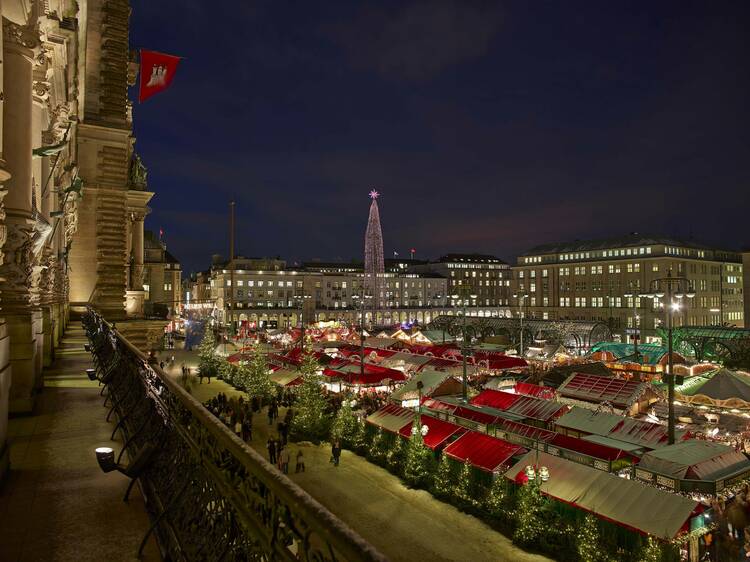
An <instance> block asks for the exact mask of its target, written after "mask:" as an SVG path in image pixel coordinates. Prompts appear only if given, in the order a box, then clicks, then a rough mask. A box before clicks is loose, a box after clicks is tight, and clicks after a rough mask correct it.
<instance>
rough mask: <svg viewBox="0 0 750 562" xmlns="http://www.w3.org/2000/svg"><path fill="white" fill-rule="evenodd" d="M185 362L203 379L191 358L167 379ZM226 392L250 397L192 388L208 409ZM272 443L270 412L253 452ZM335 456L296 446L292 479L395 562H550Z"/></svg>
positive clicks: (261, 420)
mask: <svg viewBox="0 0 750 562" xmlns="http://www.w3.org/2000/svg"><path fill="white" fill-rule="evenodd" d="M171 353H172V352H165V353H163V355H164V356H171ZM183 362H184V363H185V364H187V365H189V366H191V367H193V369H192V372H193V373H195V372H196V358H195V355H191V354H188V353H186V352H177V353H175V365H174V366H167V369H166V370H167V372H168V373H169V374H170V375H172V376H174V377H179V375H180V373H181V365H182V363H183ZM195 380H196V383H197V379H195ZM219 392H223V393H225V394H226V395H227V396H229V397H231V396H238V395H241V394H244V393H240V392H238V391H237V390H234V388H232V387H231V386H229V385H228V384H226V383H224V382H223V381H220V380H217V379H212V380H211V384H206V382H205V381H204V383H203V384H195V385H194V386H193V387H192V393H193V395H194V396H195V397H196V398H197V399H198V400H200V401H201V402H205V401H207V400H208V399H209V398H212V397H214V396H216V395H217V394H218V393H219ZM284 413H285V408H280V411H279V419H283V417H284ZM269 435H274V436H275V435H276V423H275V422H274V424H273V426H269V424H268V417H267V415H266V412H265V410H264V411H263V412H260V413H257V414H255V415H254V416H253V440H252V442H251V443H250V444H251V445H252V446H253V448H255V449H256V450H257V451H258V452H260V453H261V454H263V455H264V456H265V457H266V458H268V455H267V451H266V440H267V439H268V436H269ZM300 448H301V450H302V452H303V455H304V457H305V465H306V466H305V468H306V470H305V472H303V473H299V474H295V473H294V462H295V457H296V455H297V451H298V450H299V449H300ZM330 455H331V449H330V446H325V445H321V446H319V447H316V446H314V445H312V444H301V445H298V444H294V443H292V444H290V457H291V463H290V466H289V477H290V478H291V479H292V480H294V481H295V482H297V483H298V484H299V485H300V486H302V488H304V489H305V490H306V491H307V492H308V493H309V494H310V495H312V496H313V497H314V498H315V499H317V500H318V501H319V502H321V503H322V504H323V505H324V506H326V507H327V508H328V509H329V510H331V511H332V512H333V513H334V514H335V515H337V516H338V517H339V518H340V519H341V520H342V521H344V522H345V523H346V524H348V525H349V526H350V527H352V528H353V529H355V530H356V531H357V532H358V533H359V534H360V535H362V537H364V539H365V540H367V541H369V542H370V543H371V544H372V545H373V546H375V548H377V549H378V550H380V552H382V553H383V554H384V555H385V556H387V557H388V558H389V559H390V560H392V561H394V562H399V561H404V562H406V561H409V562H413V561H414V560H430V561H431V562H440V561H449V560H450V561H453V560H455V561H464V560H471V561H472V562H481V561H485V560H486V561H495V562H497V561H506V560H507V561H512V562H542V561H546V560H549V559H548V558H546V557H544V556H540V555H536V554H531V553H528V552H526V551H524V550H522V549H520V548H518V547H517V546H515V545H514V544H513V543H512V542H511V541H510V539H508V538H507V537H506V536H504V535H503V534H501V533H499V532H497V531H495V530H494V529H492V528H491V527H489V526H488V525H486V524H485V523H484V522H482V521H481V520H479V519H477V518H476V517H473V516H471V515H467V514H465V513H463V512H461V511H459V510H458V509H456V508H454V507H452V506H450V505H448V504H446V503H444V502H441V501H439V500H437V499H435V498H434V497H433V496H432V495H431V494H429V493H428V492H425V491H424V490H411V489H409V488H407V487H406V486H404V484H403V483H402V482H401V480H400V479H399V478H397V477H396V476H394V475H392V474H391V473H389V472H388V471H386V470H384V469H382V468H380V467H378V466H376V465H374V464H372V463H370V462H368V461H367V460H365V459H364V458H362V457H360V456H358V455H356V454H354V453H351V452H350V451H343V454H342V457H341V463H340V465H339V466H338V467H335V466H333V465H332V464H331V463H329V459H330Z"/></svg>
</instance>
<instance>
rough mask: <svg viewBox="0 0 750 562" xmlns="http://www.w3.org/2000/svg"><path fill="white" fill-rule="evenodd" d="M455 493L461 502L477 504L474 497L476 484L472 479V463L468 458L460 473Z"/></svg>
mask: <svg viewBox="0 0 750 562" xmlns="http://www.w3.org/2000/svg"><path fill="white" fill-rule="evenodd" d="M453 495H454V496H455V497H456V499H457V500H458V501H459V502H460V503H463V504H465V505H471V506H474V505H476V504H477V501H476V499H475V498H474V484H473V482H472V480H471V463H469V461H468V459H467V460H466V462H465V463H464V466H463V468H461V472H460V473H459V475H458V480H457V481H456V487H455V488H454V490H453Z"/></svg>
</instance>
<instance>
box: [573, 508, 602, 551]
mask: <svg viewBox="0 0 750 562" xmlns="http://www.w3.org/2000/svg"><path fill="white" fill-rule="evenodd" d="M599 541H600V537H599V525H598V523H597V520H596V517H594V516H593V515H591V514H590V513H589V514H588V515H586V517H585V518H584V520H583V524H582V525H581V526H580V527H579V528H578V533H577V535H576V549H577V550H578V560H580V561H581V562H605V561H606V560H607V556H606V555H605V554H604V552H602V550H601V547H600V545H599Z"/></svg>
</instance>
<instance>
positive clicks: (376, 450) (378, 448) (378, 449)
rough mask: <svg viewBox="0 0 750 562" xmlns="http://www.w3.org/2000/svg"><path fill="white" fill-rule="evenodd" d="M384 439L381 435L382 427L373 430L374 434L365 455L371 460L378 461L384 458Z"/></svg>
mask: <svg viewBox="0 0 750 562" xmlns="http://www.w3.org/2000/svg"><path fill="white" fill-rule="evenodd" d="M384 441H385V437H384V436H383V428H382V427H379V428H378V430H377V431H376V432H375V436H374V437H373V439H372V441H371V442H370V449H369V451H368V452H367V457H368V458H369V459H370V460H371V461H373V462H376V463H380V462H381V461H383V460H384V457H385V448H384Z"/></svg>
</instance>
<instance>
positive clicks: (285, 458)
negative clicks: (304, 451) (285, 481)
mask: <svg viewBox="0 0 750 562" xmlns="http://www.w3.org/2000/svg"><path fill="white" fill-rule="evenodd" d="M281 472H283V473H284V474H289V447H284V448H283V449H281Z"/></svg>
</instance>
